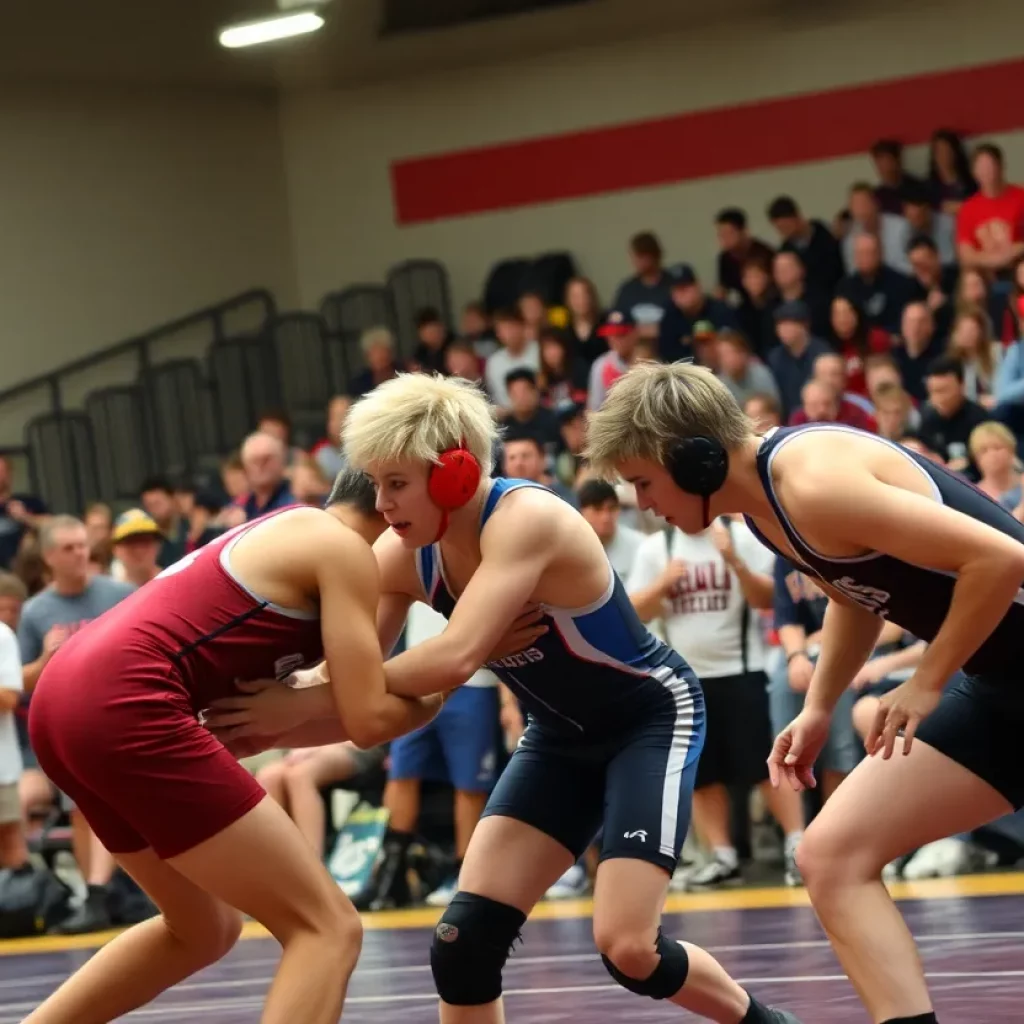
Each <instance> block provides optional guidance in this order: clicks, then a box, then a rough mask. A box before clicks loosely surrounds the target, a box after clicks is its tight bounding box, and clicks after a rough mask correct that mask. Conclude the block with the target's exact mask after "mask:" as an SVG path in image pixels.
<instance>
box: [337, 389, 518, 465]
mask: <svg viewBox="0 0 1024 1024" xmlns="http://www.w3.org/2000/svg"><path fill="white" fill-rule="evenodd" d="M342 437H343V450H344V453H345V458H346V459H347V461H348V462H349V464H350V465H352V466H354V467H355V468H356V469H362V470H366V469H368V468H369V467H370V466H371V465H372V464H374V463H381V462H402V461H413V462H432V463H435V464H436V463H437V462H438V461H439V460H438V456H439V455H441V453H442V452H445V451H448V450H449V449H451V448H458V447H460V446H461V447H465V448H466V449H467V450H468V451H470V452H472V454H473V455H474V457H475V458H476V460H477V462H479V463H480V468H481V469H482V470H483V473H484V475H485V476H490V474H491V470H492V468H493V466H494V447H495V444H496V443H497V440H498V428H497V424H496V423H495V419H494V409H493V407H492V406H491V405H490V404H489V403H488V401H487V399H486V397H485V396H484V394H483V392H482V391H480V390H479V389H478V388H477V386H476V385H475V384H473V383H471V382H470V381H468V380H463V379H462V378H460V377H442V376H441V375H440V374H426V373H400V374H398V375H397V376H396V377H393V378H392V379H391V380H388V381H385V382H384V383H383V384H380V385H378V386H377V387H376V388H374V389H373V391H371V392H370V393H369V394H367V395H365V396H364V397H363V398H361V399H360V400H359V401H358V402H356V403H355V404H354V405H353V406H352V408H351V409H350V410H349V412H348V416H346V418H345V429H344V431H343V432H342Z"/></svg>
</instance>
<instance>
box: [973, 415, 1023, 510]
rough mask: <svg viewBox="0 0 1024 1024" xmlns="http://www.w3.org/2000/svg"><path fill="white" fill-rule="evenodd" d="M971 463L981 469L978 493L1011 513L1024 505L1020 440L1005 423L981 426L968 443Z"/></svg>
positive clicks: (975, 430)
mask: <svg viewBox="0 0 1024 1024" xmlns="http://www.w3.org/2000/svg"><path fill="white" fill-rule="evenodd" d="M967 447H968V451H969V452H970V456H971V461H972V462H973V463H974V465H975V466H977V467H978V489H979V490H981V491H984V492H985V494H987V495H988V496H989V497H990V498H991V499H992V500H993V501H998V502H999V504H1000V505H1002V506H1003V507H1004V508H1008V509H1009V510H1010V511H1011V512H1012V511H1013V510H1014V509H1015V508H1016V507H1017V506H1018V505H1019V504H1020V501H1021V475H1020V468H1019V465H1018V464H1017V439H1016V438H1015V437H1014V436H1013V434H1011V433H1010V431H1009V430H1008V429H1007V428H1006V427H1004V426H1003V424H1002V423H995V422H993V421H992V420H988V421H987V422H985V423H979V424H978V426H976V427H975V428H974V429H973V430H972V431H971V435H970V437H969V438H968V441H967Z"/></svg>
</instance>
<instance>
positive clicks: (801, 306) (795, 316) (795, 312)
mask: <svg viewBox="0 0 1024 1024" xmlns="http://www.w3.org/2000/svg"><path fill="white" fill-rule="evenodd" d="M783 320H792V321H795V322H796V323H800V324H809V323H810V322H811V311H810V310H809V309H808V308H807V303H806V302H803V301H802V300H801V299H793V300H792V301H791V302H783V303H782V305H781V306H779V307H778V308H777V309H776V310H775V322H776V323H777V324H778V323H782V321H783Z"/></svg>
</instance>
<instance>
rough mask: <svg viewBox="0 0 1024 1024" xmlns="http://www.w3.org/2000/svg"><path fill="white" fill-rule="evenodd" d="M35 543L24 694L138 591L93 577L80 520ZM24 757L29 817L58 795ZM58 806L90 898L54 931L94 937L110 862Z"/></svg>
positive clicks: (74, 812) (21, 629)
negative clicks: (57, 657)
mask: <svg viewBox="0 0 1024 1024" xmlns="http://www.w3.org/2000/svg"><path fill="white" fill-rule="evenodd" d="M168 500H170V497H169V495H168ZM39 543H40V548H41V550H42V553H43V558H44V559H45V560H46V563H47V566H48V568H49V569H50V572H51V574H52V578H53V583H52V585H51V586H50V587H48V588H47V589H46V590H44V591H41V592H40V593H39V594H36V596H35V597H32V598H30V599H29V600H28V601H27V602H26V603H25V606H24V608H23V609H22V613H21V621H20V622H19V624H18V646H19V649H20V651H21V662H22V669H21V677H22V686H23V688H24V690H25V693H26V694H28V695H31V693H32V691H33V689H35V685H36V682H37V681H38V679H39V676H40V674H41V672H42V671H43V669H44V668H45V667H46V664H47V662H49V660H50V658H51V657H52V656H53V654H54V652H55V651H57V650H58V649H59V648H60V646H61V644H63V643H64V642H65V640H67V639H68V637H70V636H72V635H73V634H74V633H75V632H77V631H78V630H79V629H81V628H82V627H83V626H85V625H86V624H87V623H88V622H90V621H92V620H93V619H96V618H99V617H100V616H101V615H102V614H103V613H104V612H106V611H109V609H111V608H113V607H114V606H115V605H116V604H118V603H119V602H120V601H122V600H124V599H125V598H126V597H128V595H129V594H131V593H133V592H134V590H135V588H134V587H133V586H130V585H128V584H126V583H119V582H117V581H116V580H112V579H110V578H109V577H107V576H90V574H89V571H88V560H89V548H88V542H87V534H86V531H85V524H84V523H83V522H82V521H81V520H79V519H75V518H73V517H72V516H54V517H53V518H52V519H50V520H48V521H47V523H46V524H45V526H44V527H43V528H42V530H41V532H40V539H39ZM27 739H28V737H27V735H26V736H25V740H26V741H27ZM22 758H23V761H24V764H25V772H24V773H23V774H22V778H21V782H20V787H21V799H22V805H23V808H24V809H25V811H26V814H27V813H28V812H29V811H31V810H32V809H33V808H36V807H38V806H39V805H40V804H44V805H48V804H49V803H50V801H51V800H52V799H53V797H54V795H55V790H54V788H53V787H52V786H51V784H50V782H49V781H48V780H47V779H46V777H45V776H44V775H43V773H42V772H41V771H40V770H39V766H38V762H37V761H36V759H35V757H34V755H33V754H32V752H31V747H30V746H28V745H27V743H26V746H25V747H23V749H22ZM62 802H63V805H64V807H65V809H66V810H68V811H69V812H70V815H71V823H72V839H71V843H72V849H73V851H74V855H75V860H76V861H77V862H78V867H79V870H80V872H81V874H82V877H83V879H84V881H85V883H86V888H87V896H86V899H85V902H84V903H82V904H81V905H80V906H79V907H78V908H76V909H75V910H74V911H73V912H72V913H71V915H70V916H69V917H68V918H67V920H65V921H63V922H62V923H61V924H60V925H58V926H57V929H56V930H57V931H58V932H59V933H60V934H80V933H85V932H92V931H99V930H100V929H103V928H108V927H109V926H110V916H109V913H108V909H107V888H106V887H107V885H108V884H109V882H110V880H111V878H112V877H113V873H114V867H115V865H114V859H113V858H112V857H111V856H110V854H109V853H108V852H107V851H106V850H105V849H104V848H103V845H102V844H101V843H100V841H99V840H98V839H97V838H96V836H95V834H94V833H93V831H92V829H91V828H90V827H89V823H88V822H87V821H86V819H85V816H84V815H83V814H82V813H81V811H80V810H78V808H76V807H72V806H70V802H69V801H67V800H66V799H65V798H62Z"/></svg>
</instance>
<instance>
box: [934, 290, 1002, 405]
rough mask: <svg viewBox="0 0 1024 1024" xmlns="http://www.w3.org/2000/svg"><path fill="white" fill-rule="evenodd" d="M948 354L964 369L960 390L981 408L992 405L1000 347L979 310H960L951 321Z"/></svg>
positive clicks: (987, 321) (994, 400) (1000, 356)
mask: <svg viewBox="0 0 1024 1024" xmlns="http://www.w3.org/2000/svg"><path fill="white" fill-rule="evenodd" d="M947 351H948V354H949V355H950V356H951V357H952V358H954V359H958V360H959V361H960V365H961V366H962V367H963V368H964V393H965V394H966V395H967V397H968V398H969V399H970V400H971V401H972V402H977V403H978V404H979V405H980V406H982V408H984V409H992V408H994V407H995V404H996V398H995V384H996V375H997V374H998V373H999V364H1000V363H1001V362H1002V360H1003V346H1002V345H1000V344H999V342H998V341H996V340H995V339H994V338H993V337H992V322H991V321H990V320H989V318H988V317H987V316H986V315H985V313H984V312H982V311H981V310H980V309H973V310H968V311H966V312H963V313H960V314H959V315H958V316H957V318H956V320H955V321H954V322H953V331H952V333H951V335H950V338H949V348H948V350H947Z"/></svg>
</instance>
